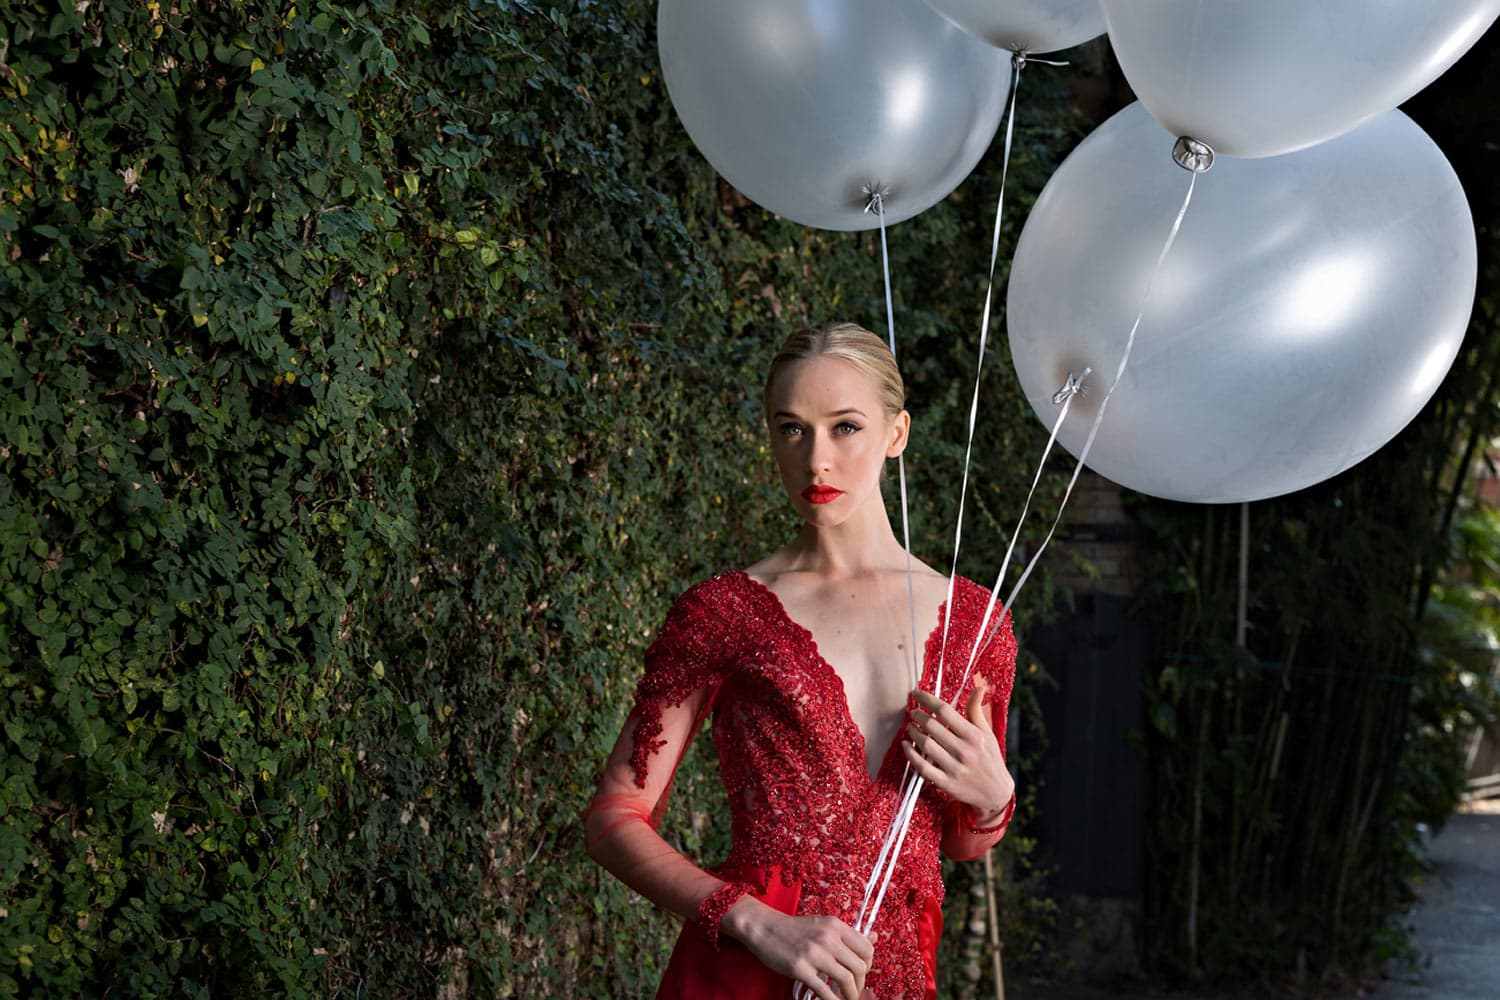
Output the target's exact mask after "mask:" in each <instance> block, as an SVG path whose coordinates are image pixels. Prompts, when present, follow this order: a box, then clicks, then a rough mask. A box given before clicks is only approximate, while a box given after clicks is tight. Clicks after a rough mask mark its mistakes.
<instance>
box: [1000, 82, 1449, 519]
mask: <svg viewBox="0 0 1500 1000" xmlns="http://www.w3.org/2000/svg"><path fill="white" fill-rule="evenodd" d="M1171 147H1172V137H1171V135H1170V134H1169V133H1167V132H1165V131H1163V130H1162V128H1161V126H1160V125H1158V124H1157V123H1156V122H1155V121H1153V120H1152V118H1151V116H1150V115H1149V114H1148V113H1147V111H1146V110H1145V108H1144V107H1142V106H1141V105H1140V104H1132V105H1131V106H1130V107H1128V108H1126V109H1125V110H1124V111H1121V112H1120V113H1119V114H1117V115H1115V116H1114V117H1113V118H1111V119H1110V120H1109V121H1107V122H1106V123H1105V124H1104V125H1102V126H1101V127H1100V128H1099V129H1098V130H1097V131H1096V132H1095V133H1094V134H1092V135H1090V136H1089V137H1088V138H1087V139H1085V140H1084V141H1083V142H1082V143H1081V144H1080V145H1079V147H1078V148H1077V149H1076V150H1074V152H1073V153H1072V155H1070V156H1069V157H1068V158H1067V160H1065V161H1064V162H1063V164H1062V166H1060V167H1059V168H1058V170H1057V172H1056V173H1055V174H1054V175H1053V176H1052V179H1051V180H1050V181H1048V183H1047V185H1046V187H1045V188H1044V189H1043V191H1042V194H1041V196H1040V197H1039V198H1038V199H1037V202H1036V205H1035V207H1034V208H1033V209H1032V212H1031V216H1030V218H1029V219H1027V222H1026V225H1025V227H1024V229H1023V230H1022V232H1021V237H1020V241H1019V243H1018V244H1017V247H1016V254H1015V259H1014V261H1013V263H1012V266H1011V277H1010V290H1009V300H1008V307H1007V309H1008V323H1009V331H1010V348H1011V357H1012V359H1013V360H1014V362H1015V366H1016V371H1017V373H1018V374H1019V376H1020V380H1021V385H1022V387H1023V389H1024V391H1025V393H1026V397H1027V399H1028V400H1029V401H1030V403H1031V406H1032V408H1033V409H1034V410H1035V411H1036V413H1037V415H1038V416H1039V417H1040V418H1041V419H1042V421H1043V422H1044V423H1046V424H1047V425H1048V426H1051V424H1052V423H1053V422H1054V421H1055V420H1056V416H1057V413H1058V408H1057V406H1055V405H1054V404H1053V403H1052V400H1051V397H1052V394H1053V393H1054V392H1056V391H1057V390H1058V389H1059V388H1060V387H1061V386H1062V385H1063V382H1064V380H1065V379H1066V377H1067V375H1068V373H1069V372H1081V371H1082V370H1083V368H1084V367H1085V366H1087V367H1091V368H1092V369H1093V374H1092V375H1091V376H1090V377H1089V382H1088V387H1087V388H1088V394H1087V395H1086V396H1083V397H1080V398H1075V399H1074V401H1073V406H1072V409H1071V411H1070V412H1069V414H1068V418H1067V420H1066V421H1065V422H1064V425H1063V427H1062V430H1061V432H1060V434H1059V437H1058V440H1059V442H1060V443H1061V444H1062V445H1063V446H1064V447H1066V448H1067V449H1068V450H1069V451H1071V452H1072V453H1073V454H1074V455H1077V454H1078V453H1079V451H1080V450H1081V449H1082V446H1083V442H1084V439H1085V437H1086V435H1087V432H1088V428H1089V426H1090V424H1091V423H1092V421H1093V419H1094V415H1095V414H1096V413H1097V412H1098V408H1099V402H1100V400H1102V399H1103V397H1104V394H1105V392H1106V390H1107V389H1108V387H1109V384H1110V382H1111V381H1112V380H1113V378H1114V375H1115V372H1116V370H1117V369H1118V367H1119V364H1120V359H1121V357H1122V355H1123V352H1124V349H1125V343H1126V339H1127V337H1128V336H1129V333H1130V325H1131V322H1132V321H1133V320H1134V318H1135V316H1136V314H1137V312H1139V311H1140V308H1141V304H1142V300H1143V294H1144V292H1145V286H1146V284H1147V281H1148V278H1149V275H1150V273H1151V269H1152V267H1153V266H1154V265H1155V263H1156V260H1157V257H1158V255H1159V254H1160V252H1161V248H1162V245H1163V243H1164V241H1165V239H1166V237H1167V233H1168V231H1169V229H1170V227H1171V224H1172V220H1173V219H1174V218H1175V217H1176V214H1177V211H1178V209H1179V207H1180V206H1181V203H1182V199H1183V195H1184V194H1185V192H1186V190H1187V184H1188V181H1189V176H1188V175H1187V174H1186V173H1185V172H1184V171H1183V170H1181V169H1179V168H1178V167H1177V166H1176V165H1174V164H1173V162H1172V160H1171V159H1170V156H1169V153H1170V150H1171ZM1476 277H1477V251H1476V246H1475V237H1474V225H1473V219H1472V218H1471V216H1470V213H1469V206H1468V201H1467V200H1466V199H1465V197H1464V193H1463V190H1462V188H1461V187H1460V185H1459V181H1458V178H1457V177H1456V176H1455V175H1454V173H1453V169H1452V168H1451V167H1450V166H1449V165H1448V161H1447V160H1446V159H1445V158H1444V157H1443V154H1442V153H1441V152H1440V151H1439V150H1438V148H1437V146H1436V145H1434V144H1433V142H1432V140H1431V139H1429V138H1428V137H1427V136H1426V134H1424V133H1423V132H1422V130H1421V129H1420V128H1418V127H1417V126H1416V125H1415V124H1413V123H1412V121H1411V120H1410V119H1409V118H1407V117H1406V116H1405V115H1403V114H1401V113H1400V112H1399V111H1392V112H1388V113H1387V114H1386V115H1384V116H1382V117H1380V118H1377V119H1376V120H1374V121H1372V122H1370V123H1368V124H1366V125H1364V126H1363V127H1361V128H1359V129H1358V130H1356V131H1354V132H1352V133H1349V134H1348V135H1345V136H1342V137H1340V138H1338V139H1334V140H1332V141H1330V142H1327V143H1324V144H1322V145H1320V146H1315V147H1313V148H1312V149H1309V150H1305V151H1303V152H1301V153H1296V154H1292V155H1289V156H1282V157H1276V158H1273V159H1262V160H1234V159H1220V160H1219V161H1218V162H1217V163H1216V164H1215V166H1214V167H1213V168H1212V169H1211V170H1210V171H1209V172H1208V173H1206V174H1203V175H1202V176H1200V177H1199V178H1198V181H1197V190H1196V192H1195V193H1194V195H1193V201H1192V204H1191V205H1190V207H1189V209H1188V212H1187V215H1186V218H1185V220H1184V222H1183V225H1182V228H1181V231H1180V232H1179V234H1178V237H1177V241H1176V243H1175V245H1174V246H1173V248H1172V250H1171V252H1170V253H1169V254H1168V256H1167V259H1166V262H1165V264H1164V266H1163V268H1162V270H1161V273H1160V274H1159V276H1158V277H1157V279H1156V283H1155V286H1154V288H1153V289H1152V292H1151V295H1150V297H1149V300H1148V301H1147V302H1146V309H1145V315H1144V319H1143V321H1142V323H1141V326H1140V330H1139V332H1138V333H1137V335H1136V342H1135V346H1134V348H1133V350H1132V353H1131V356H1130V360H1129V364H1128V367H1127V368H1126V371H1125V375H1124V377H1123V378H1122V379H1121V381H1120V384H1119V387H1118V388H1117V389H1116V390H1115V394H1114V396H1113V397H1112V398H1111V400H1110V403H1109V407H1108V408H1107V409H1106V411H1105V414H1104V419H1103V422H1102V424H1101V425H1100V429H1099V435H1098V438H1097V439H1096V440H1095V442H1094V445H1093V449H1092V450H1091V451H1090V453H1089V457H1088V465H1089V466H1090V467H1091V468H1093V469H1094V471H1096V472H1098V473H1099V474H1100V475H1102V476H1104V477H1106V478H1108V479H1112V480H1114V481H1115V482H1117V483H1120V484H1121V485H1124V486H1127V487H1129V488H1131V489H1134V490H1139V491H1140V492H1142V493H1148V494H1151V495H1153V496H1158V497H1166V498H1169V499H1174V500H1187V501H1196V502H1201V503H1230V502H1236V501H1242V500H1259V499H1263V498H1265V497H1271V496H1276V495H1279V494H1282V493H1289V492H1291V491H1293V490H1298V489H1301V488H1303V487H1305V486H1310V485H1312V484H1313V483H1316V482H1319V481H1320V480H1323V479H1326V478H1328V477H1330V476H1332V475H1335V474H1336V473H1338V472H1341V471H1343V470H1344V469H1347V468H1349V467H1350V466H1352V465H1354V464H1355V463H1356V462H1359V461H1360V460H1362V459H1363V458H1365V457H1366V456H1367V455H1369V454H1370V453H1371V452H1373V451H1375V450H1376V449H1377V448H1379V447H1380V446H1381V445H1383V444H1384V443H1385V442H1386V441H1388V440H1390V438H1392V437H1394V436H1395V434H1396V433H1397V432H1398V431H1399V430H1401V428H1402V427H1404V426H1405V425H1406V424H1407V422H1408V421H1410V420H1411V418H1412V417H1413V416H1415V415H1416V414H1417V412H1418V411H1419V410H1420V409H1421V408H1422V406H1423V405H1424V404H1425V403H1426V402H1427V400H1428V399H1429V398H1430V397H1431V396H1432V394H1433V392H1434V391H1435V390H1436V389H1437V387H1438V384H1439V383H1440V382H1441V381H1442V379H1443V376H1444V375H1445V374H1446V373H1447V371H1448V368H1449V367H1450V365H1451V364H1452V362H1453V358H1454V356H1455V355H1456V354H1457V352H1458V349H1459V345H1460V344H1461V343H1462V341H1463V336H1464V330H1465V328H1466V327H1467V325H1468V321H1469V315H1470V312H1471V310H1472V308H1473V302H1474V290H1475V281H1476Z"/></svg>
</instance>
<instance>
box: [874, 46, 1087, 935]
mask: <svg viewBox="0 0 1500 1000" xmlns="http://www.w3.org/2000/svg"><path fill="white" fill-rule="evenodd" d="M1026 62H1027V59H1026V56H1025V54H1024V53H1020V52H1017V53H1016V54H1015V56H1014V57H1013V58H1012V60H1011V93H1010V108H1009V110H1008V112H1007V115H1006V124H1005V147H1004V158H1003V160H1002V162H1001V167H1000V194H999V196H998V198H997V199H996V202H995V224H994V227H993V231H992V235H991V238H990V267H989V273H988V284H987V286H986V288H985V293H984V310H983V313H982V315H981V318H980V327H979V351H978V356H977V358H976V361H975V365H974V393H973V398H972V400H971V402H970V405H969V426H968V440H967V442H966V444H965V447H964V466H963V479H962V485H961V487H960V489H959V496H958V522H957V525H956V526H955V528H954V537H953V563H952V567H951V569H950V571H949V573H948V595H947V600H946V601H945V603H944V606H945V607H946V608H947V609H948V613H947V614H945V615H944V616H943V634H942V639H941V641H940V644H939V646H938V669H937V677H936V679H935V680H934V682H933V690H934V691H935V692H936V693H937V694H938V695H939V696H940V697H941V695H942V690H943V670H944V666H945V663H946V658H947V651H948V633H949V626H950V625H951V623H952V610H953V591H954V586H955V580H956V578H957V575H958V557H959V552H960V550H961V548H962V545H963V524H964V511H965V507H966V504H967V499H968V491H969V470H970V467H971V463H972V458H973V454H974V428H975V425H976V423H977V422H978V416H979V390H980V385H981V381H982V376H983V373H984V355H985V348H986V346H987V344H988V341H989V331H990V315H991V310H992V305H993V303H994V294H995V265H996V263H997V262H998V260H999V257H1000V232H1001V224H1002V222H1003V220H1004V214H1005V212H1004V209H1005V188H1006V182H1007V179H1008V178H1009V176H1010V158H1011V150H1012V148H1013V145H1014V139H1015V125H1016V100H1017V93H1018V91H1019V90H1020V83H1021V70H1022V69H1023V68H1024V67H1025V65H1026ZM1052 65H1065V64H1064V63H1052ZM881 237H882V239H884V231H883V230H882V234H881ZM887 287H889V282H888V283H887ZM887 308H889V306H887ZM908 558H910V549H909V548H908ZM908 583H909V581H908ZM913 606H915V601H914V600H913ZM912 632H913V636H914V637H915V633H916V624H915V612H913V624H912ZM914 641H915V639H914ZM916 676H917V684H916V686H918V687H920V686H921V674H920V668H918V669H917V671H916ZM912 779H913V774H912V770H911V764H910V762H908V763H907V765H906V768H905V769H904V771H903V773H902V776H901V785H900V788H901V794H900V804H899V805H898V807H897V809H896V812H895V814H894V815H893V816H892V817H891V825H890V827H889V829H888V830H887V832H886V836H885V840H884V841H883V842H882V844H881V848H880V855H879V857H878V858H877V859H876V862H875V867H874V869H873V870H872V871H871V872H870V878H869V881H868V882H866V883H865V894H864V899H863V901H862V902H861V903H860V912H859V919H858V921H857V922H856V929H857V930H859V931H860V932H861V933H866V934H867V933H869V931H870V929H871V928H872V927H874V925H875V918H876V916H877V915H878V914H879V912H880V905H881V903H882V902H883V901H884V899H885V892H886V889H887V888H888V887H889V885H890V882H891V878H892V876H893V875H894V874H895V868H896V861H897V859H898V858H899V857H900V854H901V846H902V844H903V843H904V842H905V839H906V831H907V829H908V828H909V826H910V824H911V816H912V813H913V811H914V810H915V808H916V802H917V796H918V794H919V793H920V792H921V790H922V786H923V784H924V783H923V782H922V781H921V780H920V778H917V779H916V780H915V781H913V780H912ZM877 885H878V886H879V889H878V890H877V889H876V886H877ZM872 896H873V897H874V900H873V902H874V905H873V906H872V905H871V897H872Z"/></svg>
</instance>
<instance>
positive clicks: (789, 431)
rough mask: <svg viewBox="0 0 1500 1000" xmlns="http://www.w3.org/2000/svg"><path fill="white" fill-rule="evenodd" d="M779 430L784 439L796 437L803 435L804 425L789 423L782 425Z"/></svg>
mask: <svg viewBox="0 0 1500 1000" xmlns="http://www.w3.org/2000/svg"><path fill="white" fill-rule="evenodd" d="M777 430H779V431H780V432H781V436H782V437H796V436H798V435H799V434H801V433H802V425H801V424H794V423H790V422H788V423H784V424H782V425H781V426H780V427H778V428H777Z"/></svg>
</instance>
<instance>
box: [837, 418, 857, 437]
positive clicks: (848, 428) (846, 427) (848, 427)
mask: <svg viewBox="0 0 1500 1000" xmlns="http://www.w3.org/2000/svg"><path fill="white" fill-rule="evenodd" d="M859 429H860V428H859V424H851V423H850V422H849V421H847V420H845V421H844V422H843V423H841V424H839V425H838V426H837V427H835V428H834V430H836V431H838V432H839V433H840V434H858V433H859Z"/></svg>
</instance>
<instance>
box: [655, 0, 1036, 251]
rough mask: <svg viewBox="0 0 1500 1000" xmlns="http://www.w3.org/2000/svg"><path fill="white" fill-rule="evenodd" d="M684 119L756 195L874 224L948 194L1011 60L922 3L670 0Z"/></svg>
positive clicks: (716, 160)
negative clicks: (871, 193)
mask: <svg viewBox="0 0 1500 1000" xmlns="http://www.w3.org/2000/svg"><path fill="white" fill-rule="evenodd" d="M657 41H658V47H659V49H660V54H661V65H662V76H663V77H664V79H665V80H666V84H667V91H668V93H669V94H671V96H672V104H673V106H674V107H675V108H676V109H677V116H678V117H679V118H680V119H682V124H683V125H684V126H685V127H686V128H687V132H688V135H689V136H691V137H692V139H693V142H694V143H695V144H696V145H697V146H698V149H699V151H700V152H702V153H703V155H704V157H706V158H707V159H708V162H709V163H711V164H713V166H714V169H716V170H718V171H719V173H720V174H722V175H723V176H724V179H725V180H727V181H729V183H731V184H733V185H734V186H735V187H736V188H738V189H739V190H740V191H741V192H742V193H744V195H745V196H746V197H748V198H750V199H751V200H753V201H755V202H758V203H759V204H761V205H763V206H765V207H766V208H769V209H770V210H771V211H773V212H777V213H779V214H781V215H784V216H786V217H788V218H790V219H793V220H795V221H797V222H801V223H804V224H806V225H809V226H818V227H820V228H823V229H846V230H848V229H871V228H874V227H875V226H877V225H878V224H879V222H878V219H877V217H876V216H875V215H873V214H871V213H867V212H866V211H865V206H866V204H867V202H868V196H867V194H866V191H867V190H868V189H875V190H881V189H884V190H886V191H887V192H888V194H887V195H886V196H885V212H886V222H887V223H888V224H889V223H894V222H900V221H901V220H903V219H908V218H910V217H912V216H913V215H916V214H917V213H918V212H922V211H924V210H926V209H927V208H930V207H931V206H932V205H934V204H935V203H937V202H938V201H940V200H942V199H943V198H944V197H946V196H947V195H948V193H949V192H951V191H952V190H953V189H954V188H955V187H957V186H958V184H959V182H960V181H962V180H963V179H964V178H965V177H967V176H968V175H969V173H970V171H972V170H973V169H974V165H975V164H976V163H978V162H979V158H980V157H981V156H982V155H983V154H984V152H985V150H986V149H987V148H988V147H989V144H990V141H991V140H992V139H993V138H994V136H995V130H996V129H997V128H998V127H999V124H1000V114H1001V112H1002V110H1003V109H1004V105H1005V97H1006V93H1007V91H1008V89H1009V85H1010V83H1009V81H1010V61H1009V60H1008V59H1007V58H1006V57H1005V55H1004V54H1003V53H1001V52H998V51H997V50H995V49H993V48H991V47H989V46H987V45H984V44H983V43H981V42H979V41H978V40H977V39H974V38H971V37H970V36H969V35H967V34H965V33H964V32H963V31H961V30H960V29H959V28H957V27H956V26H954V25H953V24H950V23H949V22H948V21H946V20H944V19H943V18H942V17H941V16H939V15H938V14H937V13H936V12H935V11H933V10H932V9H931V8H929V7H928V6H927V5H925V4H923V3H918V2H917V0H661V4H660V6H659V7H658V9H657Z"/></svg>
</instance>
